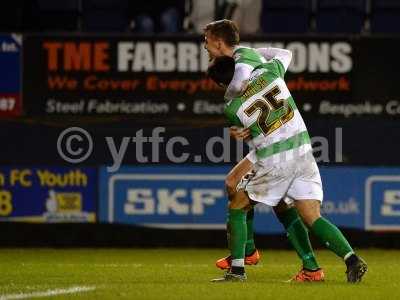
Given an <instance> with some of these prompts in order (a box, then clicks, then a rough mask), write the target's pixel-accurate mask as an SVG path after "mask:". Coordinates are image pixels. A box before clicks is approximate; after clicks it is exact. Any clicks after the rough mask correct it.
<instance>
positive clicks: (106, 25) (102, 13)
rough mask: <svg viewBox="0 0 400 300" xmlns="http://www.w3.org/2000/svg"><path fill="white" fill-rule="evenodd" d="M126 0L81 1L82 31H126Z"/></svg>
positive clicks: (127, 21) (127, 20) (127, 22)
mask: <svg viewBox="0 0 400 300" xmlns="http://www.w3.org/2000/svg"><path fill="white" fill-rule="evenodd" d="M128 2H129V1H128V0H85V1H83V30H84V31H103V32H107V31H113V32H118V31H126V29H127V27H128V25H129V18H128Z"/></svg>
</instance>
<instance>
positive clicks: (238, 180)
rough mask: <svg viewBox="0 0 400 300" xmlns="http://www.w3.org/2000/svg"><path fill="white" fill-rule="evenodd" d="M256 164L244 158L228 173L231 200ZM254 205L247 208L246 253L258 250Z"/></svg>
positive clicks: (249, 176) (228, 192) (227, 188)
mask: <svg viewBox="0 0 400 300" xmlns="http://www.w3.org/2000/svg"><path fill="white" fill-rule="evenodd" d="M253 167H254V165H253V163H252V162H250V161H249V160H248V159H247V158H244V159H242V160H241V161H240V162H239V163H238V164H237V165H236V166H235V167H234V168H233V169H232V170H231V171H230V172H229V174H228V175H227V177H226V180H225V187H226V191H227V194H228V199H229V201H231V200H232V199H233V197H235V195H236V193H237V191H238V190H240V189H241V188H244V187H245V185H246V183H247V182H248V181H249V180H250V179H251V176H252V173H251V170H252V169H253ZM253 221H254V207H253V206H250V207H249V208H248V209H247V216H246V225H247V239H246V255H251V254H252V253H254V251H255V250H256V246H255V243H254V231H253Z"/></svg>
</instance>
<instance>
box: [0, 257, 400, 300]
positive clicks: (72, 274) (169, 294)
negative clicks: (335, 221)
mask: <svg viewBox="0 0 400 300" xmlns="http://www.w3.org/2000/svg"><path fill="white" fill-rule="evenodd" d="M359 253H360V254H361V255H362V256H363V257H364V258H365V260H366V261H367V262H368V265H369V272H368V273H367V275H366V276H365V277H364V281H363V282H362V283H361V284H357V285H350V284H347V283H346V281H345V274H344V271H345V267H344V264H343V263H342V262H341V260H339V259H338V258H336V257H335V256H334V255H333V254H331V253H329V252H327V251H318V252H317V257H318V259H319V261H320V263H321V265H322V266H323V268H324V270H325V276H326V281H325V283H314V284H312V283H311V284H310V283H308V284H298V283H285V282H284V281H285V280H287V279H289V278H290V277H291V276H292V275H293V274H294V273H295V272H296V271H298V269H299V261H298V259H297V257H296V255H295V253H294V252H292V251H271V250H264V251H262V254H263V257H262V263H261V264H259V265H257V266H252V267H248V268H247V275H248V281H247V282H245V283H219V284H218V283H210V282H209V281H210V279H212V278H215V277H219V276H220V275H221V274H222V272H221V271H219V270H217V269H216V268H215V267H214V260H215V259H216V258H219V257H220V256H223V255H224V254H225V251H224V250H222V249H219V250H215V249H213V250H210V249H200V250H195V249H190V250H176V249H132V250H130V249H72V250H62V249H0V295H3V298H2V296H0V299H7V298H4V295H10V294H19V293H33V292H43V291H46V290H53V289H60V288H70V287H73V286H89V287H95V289H94V290H92V291H88V292H82V293H74V294H69V295H60V296H57V297H54V298H56V299H189V300H195V299H242V300H243V299H246V300H247V299H274V300H275V299H296V300H297V299H319V300H322V299H324V300H325V299H343V300H344V299H364V300H366V299H368V300H369V299H384V298H386V299H394V298H396V297H397V298H398V297H400V283H399V280H398V278H399V276H398V275H399V273H398V272H399V270H400V259H399V258H400V251H384V250H366V251H360V252H359ZM396 295H397V296H396ZM47 298H48V297H47Z"/></svg>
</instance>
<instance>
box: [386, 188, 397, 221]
mask: <svg viewBox="0 0 400 300" xmlns="http://www.w3.org/2000/svg"><path fill="white" fill-rule="evenodd" d="M381 214H382V216H388V217H393V216H397V217H400V190H386V191H385V193H384V198H383V205H382V206H381Z"/></svg>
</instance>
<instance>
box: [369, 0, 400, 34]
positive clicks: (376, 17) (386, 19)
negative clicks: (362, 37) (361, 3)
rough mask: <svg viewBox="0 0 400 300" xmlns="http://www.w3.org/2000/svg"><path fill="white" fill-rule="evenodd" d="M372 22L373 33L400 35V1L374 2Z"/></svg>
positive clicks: (375, 0)
mask: <svg viewBox="0 0 400 300" xmlns="http://www.w3.org/2000/svg"><path fill="white" fill-rule="evenodd" d="M370 21H371V23H370V24H371V32H373V33H400V1H398V0H379V1H377V0H374V1H372V6H371V18H370Z"/></svg>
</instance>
